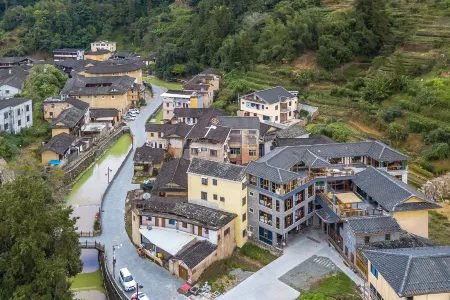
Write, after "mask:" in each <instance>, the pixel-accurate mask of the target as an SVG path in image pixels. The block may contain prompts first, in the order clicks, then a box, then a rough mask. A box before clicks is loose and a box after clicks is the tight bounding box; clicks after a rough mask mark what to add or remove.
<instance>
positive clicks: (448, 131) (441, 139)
mask: <svg viewBox="0 0 450 300" xmlns="http://www.w3.org/2000/svg"><path fill="white" fill-rule="evenodd" d="M424 142H425V144H427V145H431V144H435V143H450V128H444V127H439V128H437V129H435V130H432V131H430V132H429V133H428V134H427V135H426V136H425V138H424Z"/></svg>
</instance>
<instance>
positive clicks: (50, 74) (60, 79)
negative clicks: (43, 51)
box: [23, 65, 67, 101]
mask: <svg viewBox="0 0 450 300" xmlns="http://www.w3.org/2000/svg"><path fill="white" fill-rule="evenodd" d="M66 81H67V75H66V74H64V72H62V71H60V70H58V69H57V68H56V67H54V66H52V65H36V66H34V67H33V68H32V69H31V71H30V73H29V75H28V76H27V79H26V80H25V83H24V92H23V94H24V96H26V97H30V98H32V99H34V100H38V101H42V100H44V99H45V98H47V97H49V96H54V95H57V94H59V92H60V91H61V89H62V88H63V87H64V84H65V83H66Z"/></svg>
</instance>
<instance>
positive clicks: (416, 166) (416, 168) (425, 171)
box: [408, 164, 434, 178]
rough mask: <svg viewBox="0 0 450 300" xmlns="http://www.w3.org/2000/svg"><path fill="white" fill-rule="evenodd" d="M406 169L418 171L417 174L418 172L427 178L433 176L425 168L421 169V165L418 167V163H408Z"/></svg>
mask: <svg viewBox="0 0 450 300" xmlns="http://www.w3.org/2000/svg"><path fill="white" fill-rule="evenodd" d="M408 169H410V170H412V171H414V172H416V173H418V174H420V175H422V176H425V177H427V178H433V177H434V175H433V173H431V172H430V171H427V170H425V169H422V168H421V167H419V166H418V165H415V164H410V165H408Z"/></svg>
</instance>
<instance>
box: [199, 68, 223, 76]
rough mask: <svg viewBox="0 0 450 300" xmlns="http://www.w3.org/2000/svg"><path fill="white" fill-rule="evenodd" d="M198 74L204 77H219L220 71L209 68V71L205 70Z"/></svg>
mask: <svg viewBox="0 0 450 300" xmlns="http://www.w3.org/2000/svg"><path fill="white" fill-rule="evenodd" d="M199 74H204V75H220V70H219V69H213V68H209V69H206V70H203V71H201V72H200V73H199Z"/></svg>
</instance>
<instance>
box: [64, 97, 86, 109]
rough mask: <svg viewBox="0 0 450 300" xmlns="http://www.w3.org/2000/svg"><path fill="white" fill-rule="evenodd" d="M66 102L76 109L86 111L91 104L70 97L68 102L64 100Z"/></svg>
mask: <svg viewBox="0 0 450 300" xmlns="http://www.w3.org/2000/svg"><path fill="white" fill-rule="evenodd" d="M64 101H65V102H67V103H69V104H71V105H72V106H75V107H76V108H79V109H82V110H85V109H86V108H88V107H89V103H87V102H84V101H81V100H78V99H77V98H74V97H68V98H67V99H66V100H64Z"/></svg>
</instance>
